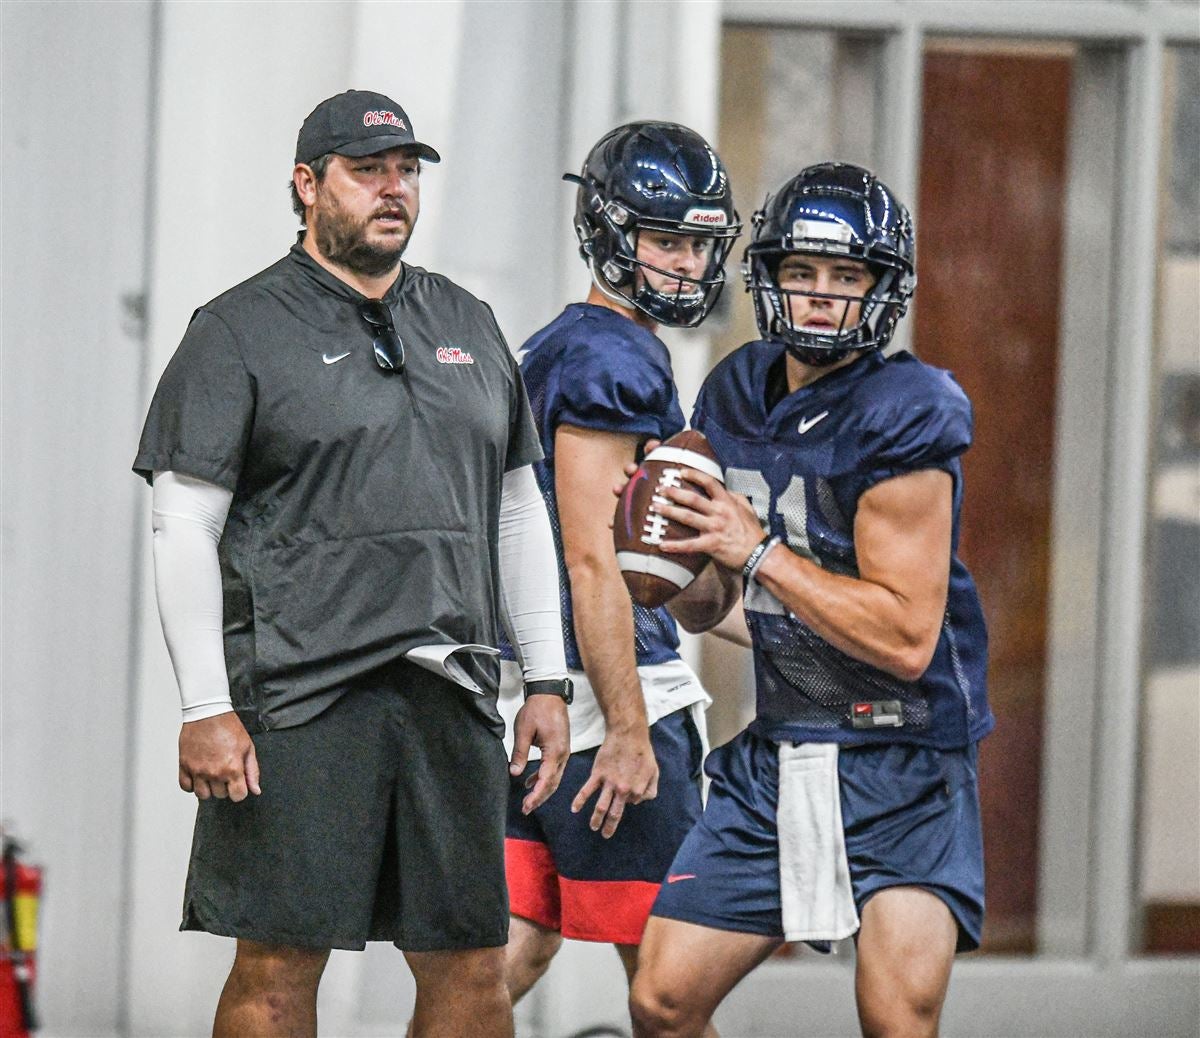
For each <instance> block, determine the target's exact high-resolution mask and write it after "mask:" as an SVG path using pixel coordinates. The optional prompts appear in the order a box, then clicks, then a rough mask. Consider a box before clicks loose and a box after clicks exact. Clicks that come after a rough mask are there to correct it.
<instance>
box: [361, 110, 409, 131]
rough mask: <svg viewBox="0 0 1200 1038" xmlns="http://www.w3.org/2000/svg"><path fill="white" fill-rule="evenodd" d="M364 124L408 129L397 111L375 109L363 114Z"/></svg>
mask: <svg viewBox="0 0 1200 1038" xmlns="http://www.w3.org/2000/svg"><path fill="white" fill-rule="evenodd" d="M363 126H394V127H396V129H398V130H407V129H408V127H407V126H405V125H404V120H403V119H401V118H400V116H398V115H397V114H396V113H395V112H388V111H375V112H366V113H365V114H364V115H363Z"/></svg>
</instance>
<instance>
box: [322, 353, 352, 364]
mask: <svg viewBox="0 0 1200 1038" xmlns="http://www.w3.org/2000/svg"><path fill="white" fill-rule="evenodd" d="M349 356H350V351H349V350H347V351H346V352H345V353H339V354H338V355H337V356H336V357H331V356H329V354H328V353H322V354H321V359H322V360H323V361H324V362H325V363H326V364H336V363H337V362H338V361H339V360H345V359H346V358H347V357H349Z"/></svg>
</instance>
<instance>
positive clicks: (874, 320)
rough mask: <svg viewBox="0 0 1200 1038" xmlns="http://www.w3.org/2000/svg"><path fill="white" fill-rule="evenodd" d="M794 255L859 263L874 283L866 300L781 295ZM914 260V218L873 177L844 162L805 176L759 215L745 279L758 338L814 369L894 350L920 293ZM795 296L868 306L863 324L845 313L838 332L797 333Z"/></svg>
mask: <svg viewBox="0 0 1200 1038" xmlns="http://www.w3.org/2000/svg"><path fill="white" fill-rule="evenodd" d="M790 253H807V254H809V255H816V256H845V257H849V258H850V259H854V260H858V261H860V262H863V263H865V264H867V266H868V267H869V268H870V270H871V273H872V274H873V275H874V278H875V283H874V284H873V285H872V286H871V288H870V289H869V290H868V291H867V293H866V295H865V296H862V297H859V296H845V295H834V294H832V293H816V292H797V291H792V290H784V289H781V288H780V287H779V280H778V277H777V275H778V271H779V266H780V263H781V262H782V261H783V259H784V257H785V256H787V255H788V254H790ZM915 253H916V247H915V241H914V232H913V222H912V217H911V216H910V215H909V213H908V210H907V209H906V208H905V207H904V205H903V204H902V203H901V202H900V200H899V199H897V198H896V196H895V195H894V194H892V192H891V190H890V189H889V188H888V187H887V185H886V184H884V183H883V182H882V181H881V180H879V179H878V178H877V177H876V176H875V174H874V173H872V172H870V171H869V170H866V169H863V168H862V167H861V166H852V165H849V164H848V163H841V162H824V163H821V164H819V165H816V166H808V167H807V168H805V169H802V170H801V171H800V172H799V173H798V174H797V175H796V176H794V177H793V178H792V179H791V180H789V181H788V182H787V183H786V184H784V185H783V187H782V188H780V190H779V191H778V193H776V194H775V195H768V196H767V200H766V201H765V202H764V203H763V207H762V209H760V210H758V212H756V213H755V214H754V219H753V231H752V238H751V243H750V245H749V246H748V247H747V249H746V255H745V261H744V263H743V264H742V273H743V276H744V277H745V280H746V289H747V291H749V292H750V293H751V295H752V297H753V299H754V315H755V318H756V319H757V321H758V330H759V334H760V335H761V336H762V337H763V338H764V339H768V340H770V341H772V342H779V343H782V344H783V345H784V346H786V347H787V349H788V350H789V351H790V352H791V353H792V354H793V355H794V356H795V357H796V358H797V359H798V360H800V361H802V362H803V363H805V364H810V365H813V366H815V367H824V366H826V365H829V364H834V363H836V362H837V361H839V360H841V359H842V358H844V357H846V356H847V355H848V354H849V353H850V352H851V351H853V350H869V349H878V348H880V347H882V346H885V345H887V343H888V342H889V340H890V339H891V337H892V333H893V332H894V331H895V330H896V324H897V322H899V320H900V318H901V317H903V316H904V314H905V312H906V311H907V309H908V301H909V300H910V299H911V298H912V294H913V291H914V290H915V289H916V287H917V277H916V271H915V266H914V263H915ZM793 296H803V297H807V298H819V299H830V300H834V301H837V302H840V301H844V300H845V301H850V302H858V301H859V300H860V299H861V302H862V307H861V309H860V312H859V319H858V321H857V323H855V324H854V325H853V327H845V314H846V310H847V309H848V307H845V308H843V309H842V312H843V316H842V318H841V323H840V324H839V325H838V326H837V327H829V328H824V329H820V328H811V327H810V328H804V327H796V326H795V325H794V324H793V322H792V318H791V314H792V297H793Z"/></svg>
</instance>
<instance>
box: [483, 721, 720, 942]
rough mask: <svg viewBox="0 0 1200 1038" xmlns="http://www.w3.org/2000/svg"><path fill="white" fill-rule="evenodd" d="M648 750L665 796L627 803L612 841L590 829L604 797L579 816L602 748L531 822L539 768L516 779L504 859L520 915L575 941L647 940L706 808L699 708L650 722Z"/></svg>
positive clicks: (586, 753) (575, 759) (584, 757)
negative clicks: (532, 784)
mask: <svg viewBox="0 0 1200 1038" xmlns="http://www.w3.org/2000/svg"><path fill="white" fill-rule="evenodd" d="M650 743H651V745H652V746H653V747H654V756H655V758H656V759H657V760H658V769H659V770H658V796H657V797H655V798H654V799H653V800H647V801H644V802H643V803H640V804H627V805H626V806H625V813H624V814H623V815H622V817H621V824H620V825H619V826H618V827H617V831H616V832H615V833H614V834H613V836H612V838H611V839H607V840H606V839H604V837H603V836H601V835H600V833H598V832H592V830H591V827H590V826H589V821H590V820H591V817H592V810H593V808H594V807H595V798H596V796H597V795H598V794H594V795H593V797H592V799H591V800H589V801H588V803H587V806H586V807H584V809H583V810H582V811H580V812H579V814H572V813H571V801H572V800H574V799H575V794H576V793H578V792H579V790H580V789H581V788H582V787H583V785H584V783H586V782H587V780H588V777H589V776H590V775H591V773H592V763H593V761H595V759H596V750H594V749H592V750H581V751H580V752H578V753H573V754H571V756H570V758H568V761H567V768H566V771H565V772H564V774H563V778H562V783H561V785H560V786H559V787H558V790H557V792H555V794H554V796H552V797H551V798H550V799H549V800H547V801H546V803H544V804H543V805H542V806H541V807H539V808H538V809H537V810H536V811H534V812H533V814H531V815H523V814H521V800H522V799H523V798H524V796H525V794H526V792H527V790H526V788H525V779H526V778H527V777H528V776H529V775H531V774H532V773H533V772H535V771H536V770H537V767H538V763H539V762H537V761H534V762H533V763H531V764H530V765H529V766H528V767H527V768H526V769H525V774H524V775H523V776H521V778H519V779H514V780H513V781H512V783H511V785H510V787H509V799H508V831H507V839H506V840H505V856H506V863H507V872H508V897H509V902H510V904H511V911H512V914H513V915H516V916H520V917H521V918H523V919H529V920H531V921H533V922H535V923H538V924H540V925H542V926H545V927H547V928H549V929H551V930H558V931H559V932H560V933H561V934H562V935H563V936H564V937H572V938H575V939H576V940H581V941H604V942H611V943H613V944H640V943H641V940H642V931H643V930H644V929H645V927H646V919H647V917H648V916H649V914H650V906H651V905H652V904H653V903H654V898H655V896H656V895H657V894H658V887H659V884H660V883H661V882H662V878H663V876H665V875H666V872H667V867H668V866H669V865H670V864H671V859H672V858H673V857H674V856H675V852H676V851H677V850H678V849H679V845H680V843H682V842H683V838H684V837H685V836H686V835H687V834H688V832H689V831H690V830H691V828H692V826H693V825H695V824H696V821H697V820H698V819H699V818H700V809H701V802H700V780H701V776H700V766H701V763H702V762H701V756H702V750H701V742H700V734H699V732H697V730H696V725H695V723H694V722H693V720H692V714H691V708H690V707H689V708H686V709H683V710H676V711H675V712H674V713H671V714H668V715H667V716H666V717H663V718H661V719H659V720H658V721H657V722H655V723H654V724H653V725H651V726H650Z"/></svg>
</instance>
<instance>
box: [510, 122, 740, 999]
mask: <svg viewBox="0 0 1200 1038" xmlns="http://www.w3.org/2000/svg"><path fill="white" fill-rule="evenodd" d="M564 179H566V180H568V181H570V182H572V183H574V184H576V185H577V188H578V192H577V204H576V214H575V231H576V233H577V235H578V238H579V248H580V253H581V255H582V257H583V259H584V261H585V262H586V263H587V266H588V269H589V271H590V272H591V276H592V285H591V288H590V291H589V293H588V296H587V299H586V301H584V302H582V303H575V304H572V305H570V306H568V307H567V308H566V309H565V310H564V311H563V313H562V314H560V315H559V316H558V317H556V318H555V319H554V320H553V321H552V322H551V323H550V324H549V325H547V326H546V327H545V328H543V329H542V330H541V331H539V332H537V333H536V334H534V335H533V336H532V337H531V338H530V339H529V340H528V342H526V343H525V345H524V347H523V349H522V350H521V352H520V356H521V371H522V374H523V375H524V378H525V383H526V387H527V389H528V392H529V398H530V404H531V407H532V409H533V414H534V420H535V422H536V424H537V426H538V431H539V433H540V435H541V440H542V448H543V450H544V452H545V455H546V458H545V461H544V462H542V463H539V464H538V466H537V468H536V471H537V477H538V482H539V485H540V487H541V490H542V494H543V496H544V498H545V501H546V504H547V507H548V510H549V512H550V516H551V524H552V526H553V528H554V531H555V535H556V542H557V548H558V552H559V564H560V573H561V577H562V587H563V589H564V593H563V599H562V625H563V634H564V637H565V639H566V645H567V663H568V667H569V668H571V671H572V678H573V681H574V703H573V704H572V705H571V707H570V713H571V751H572V755H571V758H570V761H569V763H568V766H567V772H566V773H565V775H564V782H566V783H567V787H568V790H569V792H567V793H565V794H564V795H561V796H558V797H556V798H554V799H553V802H547V803H546V804H544V805H543V806H542V807H540V808H538V809H537V810H536V811H534V812H533V813H532V814H530V815H528V816H526V815H524V814H523V813H522V812H521V810H520V804H521V796H522V788H523V784H524V781H525V780H526V779H525V777H524V776H522V777H521V778H520V779H518V780H516V781H515V782H514V784H513V795H512V800H511V803H510V810H509V825H508V845H507V860H508V881H509V896H510V900H511V911H512V914H513V920H512V930H511V936H510V939H509V949H508V983H509V987H510V990H511V992H512V995H513V999H514V1001H515V1000H517V999H519V998H520V997H521V996H522V995H523V994H524V993H525V992H526V991H527V990H528V989H529V988H530V987H531V986H532V985H533V983H534V982H535V981H536V980H537V978H538V977H540V976H541V975H542V973H543V972H545V970H546V968H547V966H548V965H549V963H550V960H551V958H552V957H553V955H554V954H555V952H556V951H557V950H558V948H559V946H560V944H561V942H562V938H563V937H573V938H577V939H581V940H589V941H603V942H606V943H612V944H614V945H616V947H617V949H618V951H619V953H620V955H621V959H622V962H623V963H624V965H625V968H626V970H627V972H629V973H630V974H632V971H633V968H634V965H635V962H636V959H637V946H638V943H639V942H640V940H641V935H642V929H643V927H644V925H645V921H646V916H647V914H648V912H649V911H650V905H651V903H652V902H653V900H654V897H655V894H656V893H657V891H658V886H659V883H660V882H661V881H662V878H663V876H664V875H665V873H666V869H667V866H668V865H669V864H670V862H671V859H672V857H673V856H674V854H675V851H676V849H677V848H678V846H679V844H680V842H681V841H682V840H683V837H684V836H685V835H686V833H687V832H688V830H689V829H690V828H691V826H692V824H693V823H694V822H695V820H696V819H697V818H698V817H699V814H700V806H701V801H700V770H699V769H700V762H701V759H702V755H703V747H704V745H705V739H704V719H703V709H704V707H705V706H706V705H707V703H708V701H709V700H708V696H707V695H706V693H705V691H704V689H703V688H702V687H701V685H700V682H699V680H698V679H697V677H696V675H695V674H694V673H693V672H692V671H691V669H690V668H689V667H688V666H687V664H685V663H684V662H683V660H681V659H680V657H679V651H678V647H679V639H678V636H677V633H676V628H675V622H674V620H673V619H672V618H671V616H670V615H669V614H668V613H667V612H666V610H665V609H647V608H644V607H641V606H636V605H632V604H631V602H630V598H629V593H628V591H627V590H626V588H625V584H624V581H623V580H622V578H621V573H620V570H619V568H618V565H617V560H616V557H615V553H614V551H613V543H612V530H611V528H610V523H611V518H612V513H613V502H612V500H611V498H610V497H609V496H608V488H609V487H610V486H611V485H612V483H613V481H614V480H616V479H619V478H620V477H621V473H622V471H623V467H624V465H625V464H626V463H628V462H632V461H634V459H635V458H636V457H637V456H638V455H639V451H640V450H641V447H642V445H643V444H644V443H645V442H646V441H647V440H649V439H656V440H663V439H666V438H668V437H670V436H673V435H675V434H676V433H677V432H679V431H680V430H682V429H683V427H684V418H683V413H682V411H681V410H680V406H679V399H678V395H677V392H676V388H675V383H674V379H673V375H672V371H671V360H670V356H669V354H668V352H667V348H666V346H664V345H663V343H662V342H661V340H659V338H658V337H657V336H656V335H655V334H654V333H655V330H656V328H657V327H658V326H659V325H671V326H675V327H687V328H690V327H694V326H695V325H697V324H699V323H700V322H701V321H702V320H704V317H705V315H706V314H708V312H709V311H710V310H711V309H712V306H713V304H714V303H715V301H716V299H717V296H718V294H719V293H720V291H721V289H722V287H723V285H724V281H725V274H724V270H723V265H724V261H725V258H726V256H727V255H728V252H729V249H730V247H731V246H732V244H733V241H734V239H735V238H736V237H737V235H738V233H739V230H740V224H739V221H738V216H737V213H736V212H735V211H734V207H733V197H732V194H731V191H730V186H729V180H728V177H727V175H726V172H725V167H724V165H723V164H722V162H721V160H720V159H719V158H718V157H717V154H716V153H715V152H714V151H713V149H712V148H711V147H710V146H709V145H708V143H707V142H706V141H705V140H704V139H703V138H702V137H701V136H700V135H699V134H698V133H695V132H694V131H692V130H690V129H688V128H687V127H684V126H679V125H676V124H674V123H667V122H636V123H630V124H629V125H626V126H620V127H618V128H617V129H615V130H613V131H612V132H610V133H608V134H606V135H605V136H604V137H603V138H602V139H601V140H600V141H599V143H597V144H596V146H595V147H594V148H593V149H592V150H591V153H590V154H589V155H588V157H587V161H586V162H584V164H583V169H582V171H581V172H580V174H579V175H578V176H573V175H568V176H566V177H564ZM506 656H507V657H508V658H509V659H512V658H513V654H512V652H511V651H510V650H507V649H506ZM505 670H506V674H507V675H508V678H509V680H508V683H507V684H505V685H503V686H502V690H501V710H502V712H503V711H505V709H507V710H508V712H509V713H511V712H512V711H515V709H516V707H517V706H518V705H519V704H520V690H519V674H518V673H517V671H516V668H515V667H506V668H505ZM506 692H507V695H506ZM656 794H657V797H656Z"/></svg>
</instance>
